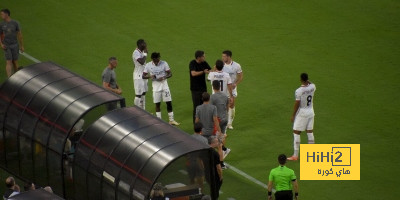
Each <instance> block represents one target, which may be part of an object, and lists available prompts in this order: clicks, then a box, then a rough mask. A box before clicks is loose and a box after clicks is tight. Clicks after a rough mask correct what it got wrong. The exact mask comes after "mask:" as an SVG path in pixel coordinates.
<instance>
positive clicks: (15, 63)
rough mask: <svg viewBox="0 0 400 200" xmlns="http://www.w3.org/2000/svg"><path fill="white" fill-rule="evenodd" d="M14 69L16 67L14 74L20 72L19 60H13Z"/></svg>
mask: <svg viewBox="0 0 400 200" xmlns="http://www.w3.org/2000/svg"><path fill="white" fill-rule="evenodd" d="M12 64H13V67H14V73H15V72H17V71H18V60H13V61H12Z"/></svg>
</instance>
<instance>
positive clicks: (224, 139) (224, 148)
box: [222, 133, 231, 160]
mask: <svg viewBox="0 0 400 200" xmlns="http://www.w3.org/2000/svg"><path fill="white" fill-rule="evenodd" d="M227 137H228V135H227V134H226V133H224V134H223V135H222V138H223V140H222V151H223V158H224V160H225V158H226V156H228V154H229V153H230V152H231V149H229V148H227V147H226V138H227Z"/></svg>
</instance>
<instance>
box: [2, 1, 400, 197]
mask: <svg viewBox="0 0 400 200" xmlns="http://www.w3.org/2000/svg"><path fill="white" fill-rule="evenodd" d="M0 7H1V8H5V7H7V8H9V9H10V10H11V17H12V18H15V19H17V20H18V21H19V22H20V23H21V26H22V30H23V34H24V38H25V50H26V52H28V53H29V54H31V55H32V56H34V57H36V58H37V59H39V60H41V61H48V60H51V61H54V62H56V63H58V64H60V65H62V66H65V67H68V68H69V69H71V70H72V71H74V72H76V73H78V74H81V75H82V76H84V77H86V78H88V79H90V80H92V81H95V82H97V83H99V84H100V76H101V72H102V70H103V68H104V67H105V66H106V64H107V58H108V57H110V56H116V57H118V58H119V66H118V68H117V69H116V72H117V79H118V82H119V84H120V85H121V87H122V89H123V96H124V97H125V98H126V100H127V104H128V106H131V105H133V83H132V71H133V64H132V60H131V54H132V51H133V50H134V49H135V42H136V40H137V39H139V38H144V39H145V40H146V41H147V42H148V48H149V51H150V52H152V51H159V52H161V56H162V59H164V60H166V61H167V62H168V63H169V64H170V66H171V68H172V72H173V77H172V79H170V80H169V84H170V88H171V92H172V96H173V106H174V113H175V118H176V120H177V121H179V122H181V126H180V128H182V129H183V130H185V131H186V132H189V133H191V132H192V128H191V125H192V123H191V112H192V104H191V96H190V91H189V77H188V76H189V72H188V71H189V70H188V63H189V61H190V60H191V59H193V56H194V51H195V50H197V49H202V50H205V52H206V58H207V60H208V62H209V63H210V64H213V63H214V62H215V60H216V59H218V58H220V57H221V52H222V50H225V49H230V50H232V51H233V58H234V60H236V61H238V62H239V63H240V64H241V65H242V68H243V70H244V81H243V83H242V84H241V85H240V86H239V97H238V100H237V108H236V110H237V117H236V120H235V123H234V125H235V130H233V131H229V132H228V134H229V140H228V146H229V147H230V148H231V149H232V153H231V154H230V155H229V156H228V158H227V160H226V161H227V162H228V163H230V164H231V165H234V166H235V167H237V168H239V169H241V170H243V171H245V172H247V173H248V174H249V175H251V176H253V177H255V178H257V179H258V180H261V181H263V182H264V183H266V182H267V180H268V173H269V171H270V169H271V168H273V167H276V166H277V162H276V157H277V155H278V154H280V153H286V154H288V155H290V154H291V153H292V148H293V147H292V140H293V138H292V137H293V136H292V131H291V126H292V124H291V122H290V114H291V112H292V107H293V103H294V90H295V89H296V88H297V87H298V86H299V74H300V73H301V72H308V73H309V76H310V79H311V80H312V81H313V82H315V83H316V86H317V92H316V96H315V101H314V104H315V112H316V118H315V120H316V121H315V131H314V132H315V139H316V142H317V143H332V144H335V143H343V144H346V143H356V144H361V180H360V181H299V187H300V195H301V198H302V199H352V200H355V199H396V196H398V194H396V188H397V187H398V183H399V178H398V175H399V174H400V168H399V166H400V157H399V153H400V150H399V147H398V144H399V136H398V135H399V133H398V131H399V127H400V126H399V125H398V124H399V122H398V121H399V120H400V114H399V113H400V104H399V99H400V93H399V92H400V68H399V64H400V37H399V36H400V20H399V19H400V2H399V1H395V0H368V1H366V0H348V1H329V0H308V1H298V0H297V1H296V0H249V1H241V0H218V1H190V0H173V1H165V0H164V1H162V0H153V1H135V0H118V1H111V0H98V1H93V0H86V1H77V0H69V1H55V0H41V1H28V0H18V1H15V0H3V1H1V4H0ZM4 63H5V61H4V57H3V55H1V56H0V64H1V65H2V66H4ZM20 63H21V64H22V65H24V66H26V65H29V64H32V62H31V61H29V60H27V59H25V58H23V57H21V61H20ZM0 77H1V78H0V80H1V81H4V80H5V78H6V75H5V68H4V67H2V68H1V70H0ZM147 108H148V111H149V112H154V106H153V104H152V97H151V93H149V95H148V98H147ZM162 109H163V111H164V113H163V115H164V118H165V119H166V114H165V110H166V107H165V105H163V107H162ZM396 124H397V125H396ZM302 140H303V141H302V142H303V143H305V142H306V136H305V135H302ZM288 167H290V168H293V169H294V170H295V172H296V174H297V175H299V173H300V172H299V162H290V163H288ZM224 173H225V175H224V178H225V180H224V184H223V186H222V189H221V190H222V191H223V194H222V195H221V198H220V199H224V200H225V199H228V198H234V199H240V200H247V199H251V200H253V199H266V191H265V190H264V189H263V188H261V187H260V186H258V185H256V184H254V183H252V182H250V181H247V180H246V179H245V178H243V177H241V176H239V175H237V174H236V173H234V172H232V171H231V170H229V169H228V170H225V171H224ZM1 174H2V176H1V178H2V179H1V180H0V181H3V180H4V179H3V177H4V176H5V174H4V172H1ZM3 190H4V187H3V186H1V187H0V191H1V192H2V191H3Z"/></svg>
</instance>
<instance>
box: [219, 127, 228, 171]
mask: <svg viewBox="0 0 400 200" xmlns="http://www.w3.org/2000/svg"><path fill="white" fill-rule="evenodd" d="M217 134H218V140H219V141H220V144H219V145H218V154H219V161H220V162H221V167H222V169H226V166H225V164H224V151H223V150H222V146H223V140H222V137H223V136H222V134H221V133H217Z"/></svg>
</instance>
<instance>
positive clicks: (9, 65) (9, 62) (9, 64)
mask: <svg viewBox="0 0 400 200" xmlns="http://www.w3.org/2000/svg"><path fill="white" fill-rule="evenodd" d="M12 70H13V62H12V60H7V61H6V72H7V77H9V78H10V76H11V75H12V74H13V71H12Z"/></svg>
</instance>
